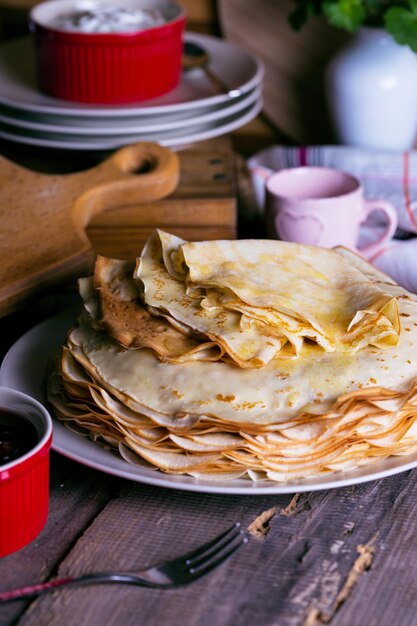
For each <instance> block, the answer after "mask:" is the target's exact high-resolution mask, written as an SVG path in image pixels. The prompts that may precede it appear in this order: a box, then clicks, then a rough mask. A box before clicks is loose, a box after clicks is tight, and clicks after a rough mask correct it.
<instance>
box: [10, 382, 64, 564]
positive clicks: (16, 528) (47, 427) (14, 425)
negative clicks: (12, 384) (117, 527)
mask: <svg viewBox="0 0 417 626" xmlns="http://www.w3.org/2000/svg"><path fill="white" fill-rule="evenodd" d="M51 442H52V420H51V417H50V415H49V413H48V411H47V410H46V409H45V408H44V407H43V406H42V405H41V404H40V403H39V402H38V401H37V400H35V399H33V398H31V397H30V396H27V395H26V394H24V393H22V392H20V391H15V390H13V389H7V388H6V387H0V557H3V556H6V555H7V554H10V553H11V552H15V551H16V550H19V549H20V548H22V547H23V546H25V545H26V544H28V543H29V542H31V541H32V540H33V539H35V537H36V536H37V535H38V534H39V533H40V532H41V530H42V529H43V527H44V526H45V523H46V520H47V517H48V503H49V450H50V447H51Z"/></svg>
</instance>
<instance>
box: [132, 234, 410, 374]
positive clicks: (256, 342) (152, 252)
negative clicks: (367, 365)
mask: <svg viewBox="0 0 417 626" xmlns="http://www.w3.org/2000/svg"><path fill="white" fill-rule="evenodd" d="M134 277H135V278H136V280H137V281H138V284H139V285H140V287H141V289H143V294H144V296H143V297H144V301H145V303H146V305H148V306H149V307H151V308H152V311H153V312H157V313H159V314H160V315H163V316H165V317H166V319H167V320H168V321H170V323H172V324H174V325H175V324H176V323H178V324H180V325H181V327H183V328H188V329H190V331H191V330H193V331H194V332H195V333H197V334H201V335H203V336H206V337H207V338H208V339H209V340H211V341H213V342H216V343H218V345H219V346H221V349H222V350H223V351H224V352H225V353H227V354H228V355H229V357H230V358H231V359H232V360H233V361H234V362H235V363H236V364H237V365H238V366H240V367H262V366H263V365H265V363H268V362H269V361H270V360H271V359H273V358H275V357H277V356H283V357H288V356H298V355H299V354H300V351H301V349H302V346H303V344H304V340H305V339H309V340H311V341H314V342H315V343H317V344H318V345H319V346H320V347H321V348H322V349H324V350H325V351H327V352H334V351H338V352H340V351H344V352H350V353H354V352H356V351H358V350H360V349H362V348H363V347H366V346H368V345H373V346H376V347H378V348H387V347H390V346H392V345H396V344H397V342H398V337H399V332H400V324H399V318H398V303H397V301H396V298H395V297H393V296H392V294H390V293H389V292H387V291H386V289H385V288H383V287H381V286H378V285H375V283H374V282H372V281H371V280H369V278H368V277H367V276H365V275H364V274H363V273H362V272H361V271H359V270H358V269H357V268H355V267H353V266H352V265H351V264H349V263H348V262H346V260H345V258H344V257H343V256H342V255H340V254H338V253H337V252H335V251H333V250H326V249H324V248H317V247H313V246H300V245H298V244H292V243H287V242H277V241H257V240H242V241H208V242H199V243H187V242H185V241H184V240H182V239H180V238H179V237H175V236H173V235H169V234H168V233H164V232H162V231H156V232H155V234H154V235H153V236H152V237H151V239H150V240H149V241H148V243H147V245H146V246H145V248H144V251H143V253H142V255H141V257H140V259H139V260H138V263H137V266H136V269H135V272H134Z"/></svg>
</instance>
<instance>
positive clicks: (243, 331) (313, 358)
mask: <svg viewBox="0 0 417 626" xmlns="http://www.w3.org/2000/svg"><path fill="white" fill-rule="evenodd" d="M80 293H81V295H82V298H83V301H84V311H83V313H82V314H81V316H80V318H79V320H78V323H77V325H76V327H75V328H73V329H71V331H70V332H69V335H68V338H67V341H66V344H65V346H64V347H63V349H62V353H61V355H60V358H59V363H58V365H57V367H56V368H55V370H54V374H53V375H52V376H51V377H50V382H49V399H50V401H51V402H52V404H53V406H54V409H55V412H56V414H57V416H58V417H59V418H60V419H62V420H64V422H65V423H66V425H68V426H69V427H70V428H73V429H76V430H77V431H80V432H83V433H88V434H89V436H90V437H92V438H93V439H94V440H96V441H98V442H100V443H104V444H105V445H108V446H112V447H113V448H115V449H117V450H118V451H119V452H120V454H121V455H122V456H123V458H125V459H126V460H129V461H131V462H138V463H145V464H148V465H149V466H151V467H154V468H156V469H159V470H162V471H164V472H170V473H181V474H190V475H192V476H195V477H205V478H211V479H218V480H225V479H228V478H235V477H240V476H246V477H250V478H251V479H253V480H262V479H270V480H274V481H287V480H290V479H295V478H300V477H311V476H318V475H322V474H327V473H329V472H333V471H336V470H346V469H352V468H355V467H358V466H361V465H364V464H368V463H372V462H374V461H376V460H378V459H382V458H385V457H387V456H390V455H400V454H401V455H402V454H408V453H411V452H413V451H415V450H416V449H417V424H415V421H416V417H417V359H416V358H415V352H416V346H417V297H416V296H414V295H413V294H410V293H408V292H406V291H405V290H404V289H402V288H401V287H399V286H398V285H396V284H395V283H394V282H393V281H391V280H390V279H389V278H388V277H387V276H385V275H384V274H382V273H380V272H379V271H378V270H376V269H375V268H373V267H372V266H370V265H369V264H367V263H366V262H364V261H363V260H362V259H361V258H360V257H359V256H357V255H356V254H354V253H352V252H349V251H347V250H345V249H334V250H328V249H324V248H318V247H313V246H303V245H299V244H293V243H288V242H280V241H270V240H267V241H261V240H240V241H206V242H194V243H191V242H186V241H184V240H182V239H180V238H178V237H175V236H173V235H170V234H168V233H165V232H162V231H156V232H155V233H154V234H153V236H152V237H151V238H150V240H149V241H148V243H147V245H146V246H145V248H144V250H143V252H142V254H141V256H140V258H139V259H138V260H137V262H136V265H134V264H130V263H128V262H125V261H119V260H113V259H107V258H104V257H98V258H97V262H96V266H95V271H94V276H92V277H89V278H86V279H82V280H81V281H80Z"/></svg>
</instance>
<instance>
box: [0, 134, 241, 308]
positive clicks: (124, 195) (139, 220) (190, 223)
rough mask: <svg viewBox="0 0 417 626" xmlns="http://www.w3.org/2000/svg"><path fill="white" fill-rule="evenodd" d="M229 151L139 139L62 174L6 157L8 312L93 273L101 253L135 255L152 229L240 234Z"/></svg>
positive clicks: (4, 302) (0, 236) (1, 204)
mask: <svg viewBox="0 0 417 626" xmlns="http://www.w3.org/2000/svg"><path fill="white" fill-rule="evenodd" d="M230 156H231V153H230V151H229V152H228V151H225V150H223V149H222V150H220V151H218V150H217V151H215V150H214V151H207V150H201V151H198V150H197V151H194V150H185V151H183V152H181V153H180V157H179V156H178V155H177V154H175V153H174V152H172V151H171V150H169V149H167V148H163V147H162V146H159V145H157V144H152V143H138V144H133V145H131V146H127V147H125V148H122V149H121V150H119V151H117V152H115V153H114V154H113V155H112V156H111V157H109V158H107V159H106V160H105V161H103V162H102V163H100V164H99V165H97V166H95V167H93V168H91V169H88V170H85V171H82V172H77V173H71V174H54V175H51V174H44V173H39V172H34V171H32V170H29V169H27V168H24V167H22V166H21V165H17V164H16V163H14V162H11V161H10V160H8V159H6V158H4V157H0V218H1V224H2V226H1V230H0V252H1V256H2V263H1V265H0V317H2V316H4V315H6V314H8V313H10V312H12V311H15V310H17V309H19V308H22V307H23V306H24V305H26V304H27V303H28V302H30V301H31V300H32V299H34V298H36V297H39V296H40V295H42V294H43V293H45V292H47V291H51V290H52V291H53V290H55V289H57V288H58V287H60V286H62V285H64V284H66V283H69V282H70V281H74V279H76V278H77V277H79V276H82V275H86V274H87V273H88V272H89V271H90V270H91V267H92V263H93V260H94V256H95V253H97V252H98V253H101V254H105V255H107V256H113V257H117V258H134V257H136V256H137V255H138V253H139V252H140V250H141V249H142V247H143V244H144V242H145V241H146V239H147V238H148V236H149V234H150V232H151V231H152V230H153V229H154V228H157V227H158V228H163V229H165V230H169V231H170V232H173V233H176V234H178V235H180V236H183V237H184V238H189V239H194V240H195V239H205V238H207V239H209V238H211V239H213V238H233V237H234V236H235V234H236V202H235V199H234V192H233V181H232V173H231V169H230V168H231V161H230ZM178 183H179V184H178Z"/></svg>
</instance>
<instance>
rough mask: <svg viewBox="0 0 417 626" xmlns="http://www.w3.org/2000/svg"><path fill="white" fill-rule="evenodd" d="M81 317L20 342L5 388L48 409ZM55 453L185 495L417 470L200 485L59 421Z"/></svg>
mask: <svg viewBox="0 0 417 626" xmlns="http://www.w3.org/2000/svg"><path fill="white" fill-rule="evenodd" d="M76 314H77V309H75V308H74V309H71V310H68V311H64V312H62V313H60V314H58V315H56V316H55V317H52V318H50V319H48V320H45V321H44V322H42V323H41V324H39V325H37V326H35V327H34V328H32V329H31V330H29V331H28V332H27V333H26V334H24V335H23V336H22V337H21V338H20V339H18V341H17V342H16V343H15V344H14V345H13V346H12V347H11V348H10V350H9V351H8V353H7V354H6V356H5V358H4V360H3V363H2V366H1V369H0V384H1V385H3V386H4V387H11V388H13V389H18V390H20V391H23V392H24V393H27V394H29V395H30V396H32V397H34V398H36V399H37V400H39V401H40V402H42V403H45V378H46V369H47V363H48V360H49V357H50V355H51V353H52V352H53V351H54V350H55V349H56V348H58V347H59V346H60V345H62V343H63V342H64V340H65V337H66V334H67V331H68V329H69V327H70V326H71V324H72V323H73V322H74V320H75V318H76ZM52 448H53V449H54V450H56V451H57V452H60V453H61V454H63V455H64V456H66V457H69V458H70V459H73V460H75V461H78V462H79V463H82V464H84V465H87V466H88V467H93V468H95V469H98V470H101V471H103V472H106V473H108V474H113V475H115V476H121V477H123V478H128V479H130V480H134V481H137V482H142V483H147V484H150V485H155V486H160V487H169V488H171V489H182V490H185V491H198V492H206V493H222V494H241V495H262V494H280V493H295V492H301V491H317V490H320V489H332V488H335V487H346V486H348V485H354V484H358V483H364V482H368V481H370V480H375V479H377V478H386V477H388V476H392V475H393V474H398V473H400V472H404V471H406V470H410V469H412V468H414V467H417V454H414V455H410V456H408V457H392V458H389V459H386V460H384V461H378V462H377V463H375V464H374V465H372V466H367V467H365V468H363V469H359V470H352V471H349V472H337V473H336V472H335V473H334V474H332V475H331V476H328V477H327V478H314V479H309V480H306V479H299V480H294V481H291V482H287V483H273V482H272V481H265V482H261V483H252V482H251V481H249V480H246V479H235V480H230V481H227V482H226V481H224V482H220V481H219V482H214V481H207V480H197V479H195V478H192V477H189V476H175V475H170V474H163V473H162V472H160V471H158V470H150V469H145V468H143V467H139V466H135V465H130V464H129V463H127V462H126V461H123V459H121V458H120V457H119V456H117V455H116V454H114V453H112V452H110V451H108V450H105V449H104V448H102V447H100V446H99V445H98V444H96V443H93V442H92V441H90V440H89V439H88V438H86V437H82V436H81V435H77V434H75V433H73V432H71V431H69V430H67V429H66V428H65V427H64V426H63V425H62V424H61V423H59V422H58V421H57V420H54V431H53V442H52Z"/></svg>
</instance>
